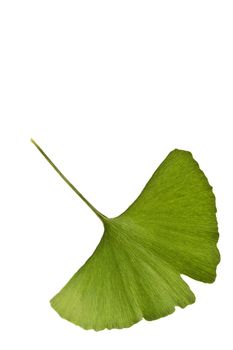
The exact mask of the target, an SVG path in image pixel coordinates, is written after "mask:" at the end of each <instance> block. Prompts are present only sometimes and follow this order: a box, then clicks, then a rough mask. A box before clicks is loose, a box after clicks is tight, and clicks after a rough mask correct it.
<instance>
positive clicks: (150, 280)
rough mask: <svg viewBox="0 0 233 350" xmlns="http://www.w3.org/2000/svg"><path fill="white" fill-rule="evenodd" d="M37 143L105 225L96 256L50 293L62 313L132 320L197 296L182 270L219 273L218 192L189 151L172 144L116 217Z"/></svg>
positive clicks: (108, 323)
mask: <svg viewBox="0 0 233 350" xmlns="http://www.w3.org/2000/svg"><path fill="white" fill-rule="evenodd" d="M32 142H33V143H34V144H35V145H36V147H37V148H38V149H39V151H40V152H41V153H42V154H43V155H44V156H45V157H46V159H47V160H48V161H49V162H50V164H51V165H52V166H53V167H54V169H55V170H56V171H57V172H58V173H59V174H60V175H61V176H62V177H63V179H64V180H65V181H66V182H67V183H68V185H69V186H70V187H71V188H72V189H73V190H74V191H75V192H76V193H77V194H78V195H79V196H80V197H81V198H82V199H83V200H84V201H85V202H86V203H87V204H88V205H89V206H90V208H91V209H92V210H93V211H94V212H95V213H96V215H97V216H98V217H99V218H100V219H101V221H102V222H103V224H104V234H103V236H102V238H101V240H100V243H99V245H98V246H97V248H96V250H95V251H94V253H93V254H92V256H91V257H90V258H89V259H88V260H87V262H86V263H85V264H84V265H83V266H82V267H81V268H80V269H79V270H78V272H77V273H76V274H75V275H74V276H73V277H72V278H71V280H70V281H69V282H68V283H67V284H66V285H65V287H64V288H63V289H62V290H61V291H60V292H59V293H58V294H57V295H56V296H55V297H54V298H53V299H52V300H51V305H52V307H53V308H54V309H55V310H56V311H57V312H58V313H59V315H60V316H61V317H63V318H65V319H66V320H68V321H71V322H73V323H74V324H76V325H79V326H81V327H83V328H85V329H95V330H102V329H104V328H108V329H111V328H124V327H130V326H131V325H133V324H134V323H136V322H138V321H140V320H141V319H142V318H144V319H146V320H155V319H158V318H160V317H164V316H167V315H169V314H171V313H172V312H174V311H175V306H180V307H182V308H184V307H185V306H187V305H189V304H192V303H194V302H195V296H194V294H193V293H192V291H191V290H190V288H189V286H188V285H187V284H186V283H185V282H184V280H183V279H182V278H181V276H180V275H181V274H184V275H187V276H189V277H191V278H194V279H196V280H199V281H202V282H207V283H212V282H213V281H214V280H215V277H216V267H217V264H218V263H219V261H220V255H219V252H218V249H217V247H216V244H217V241H218V228H217V220H216V206H215V197H214V194H213V192H212V188H211V186H210V185H209V183H208V181H207V178H206V177H205V175H204V173H203V172H202V171H201V170H200V168H199V166H198V163H197V162H196V161H195V160H194V159H193V157H192V155H191V153H190V152H187V151H181V150H174V151H172V152H171V153H170V154H169V155H168V156H167V158H166V159H165V160H164V161H163V163H162V164H161V165H160V166H159V168H158V169H157V170H156V171H155V173H154V174H153V176H152V177H151V179H150V180H149V182H148V183H147V185H146V186H145V188H144V189H143V191H142V193H141V194H140V195H139V197H138V198H137V199H136V200H135V202H134V203H133V204H132V205H131V206H130V207H129V208H128V209H127V210H126V211H125V212H124V213H123V214H121V215H120V216H118V217H116V218H112V219H109V218H107V217H106V216H104V215H103V214H101V213H100V212H99V211H97V210H96V209H95V208H94V207H93V206H92V205H91V204H90V203H89V202H88V201H87V200H86V199H85V198H84V197H83V196H82V195H81V194H80V192H79V191H78V190H77V189H76V188H75V187H74V186H73V185H72V184H71V183H70V182H69V181H68V180H67V178H65V177H64V175H63V174H61V172H60V171H59V170H58V169H57V167H56V166H55V165H54V164H53V163H52V161H51V160H50V159H49V158H48V157H47V156H46V155H45V153H44V152H43V151H42V150H41V148H40V147H39V146H38V145H37V144H36V143H35V141H33V140H32Z"/></svg>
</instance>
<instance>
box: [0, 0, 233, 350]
mask: <svg viewBox="0 0 233 350" xmlns="http://www.w3.org/2000/svg"><path fill="white" fill-rule="evenodd" d="M232 18H233V4H232V1H224V0H221V1H213V0H212V1H205V0H201V1H199V0H196V1H187V0H185V1H177V0H176V1H174V0H173V1H166V0H162V1H136V0H134V1H128V0H123V1H121V0H117V1H112V0H106V1H102V0H95V1H89V0H85V1H78V0H76V1H59V0H56V1H51V0H40V1H32V0H30V1H23V0H22V1H11V0H6V1H4V0H2V1H1V3H0V50H1V54H0V99H1V101H0V118H1V125H0V149H1V158H0V167H1V181H0V201H1V208H0V210H1V211H0V212H1V218H0V240H1V241H0V269H1V274H0V295H1V297H0V320H1V325H0V329H1V331H0V333H1V337H0V344H1V345H0V347H1V349H4V350H8V349H24V350H27V349H33V350H37V349H56V350H59V349H65V350H67V349H71V350H72V349H101V350H102V349H103V350H105V349H113V350H114V349H131V348H132V349H142V348H143V349H160V350H163V349H164V350H167V349H169V350H170V349H179V350H182V349H187V348H188V349H190V350H192V349H220V348H221V349H232V346H233V341H232V312H233V302H232V299H233V298H232V295H233V282H232V269H233V258H232V251H233V238H232V237H233V225H232V213H233V211H232V210H233V209H232V195H233V193H232V192H233V191H232V181H233V174H232V162H233V157H232V151H233V141H232V126H231V120H232V116H233V102H232V101H233V99H232V97H233V21H232ZM30 137H33V138H35V140H36V141H37V142H38V143H39V144H40V145H41V146H42V147H43V148H44V150H45V151H46V152H47V153H48V154H49V155H50V156H51V158H52V159H53V160H54V162H55V163H56V164H57V165H58V166H59V167H60V168H61V170H62V171H64V173H65V174H66V175H67V177H68V178H69V179H70V180H71V181H72V182H73V183H74V184H75V185H76V186H77V187H78V188H79V190H80V191H81V192H82V193H83V194H84V195H85V196H86V197H87V198H88V199H89V200H90V201H91V202H92V203H93V205H95V206H96V207H97V208H98V209H99V210H100V211H101V212H103V213H104V214H106V215H107V216H115V215H117V214H120V212H121V211H123V210H124V209H126V207H127V206H128V205H129V204H130V203H131V202H132V201H133V200H134V199H135V197H136V196H137V195H138V194H139V192H140V191H141V189H142V187H143V186H144V185H145V183H146V181H147V180H148V178H149V177H150V176H151V175H152V173H153V171H154V170H155V169H156V168H157V166H158V165H159V164H160V162H161V161H162V160H163V159H164V158H165V156H166V155H167V154H168V153H169V152H170V151H171V150H172V149H174V148H181V149H186V150H190V151H191V152H192V153H193V155H194V157H195V158H196V159H197V160H198V162H199V164H200V166H201V168H202V169H203V170H204V171H205V173H206V175H207V176H208V179H209V181H210V183H211V185H212V186H213V187H214V191H215V194H216V197H217V207H218V221H219V230H220V240H219V244H218V247H219V249H220V251H221V256H222V260H221V263H220V265H219V267H218V270H217V273H218V277H217V280H216V282H215V283H214V284H211V285H208V284H203V283H200V282H197V281H193V280H191V279H189V278H185V280H186V281H188V283H189V285H190V287H191V288H192V290H193V291H194V293H195V294H196V297H197V301H196V303H195V304H194V305H192V306H188V307H187V308H185V309H184V310H181V309H177V311H176V312H175V313H174V314H172V315H171V316H168V317H166V318H163V319H160V320H158V321H153V322H146V321H141V322H139V323H138V324H137V325H134V326H133V327H131V328H129V329H124V330H112V331H102V332H95V331H85V330H83V329H81V328H79V327H77V326H74V325H73V324H71V323H69V322H67V321H65V320H63V319H61V318H60V317H59V316H58V315H57V314H56V313H55V312H54V310H53V309H52V308H51V307H50V305H49V300H50V298H51V297H52V296H53V295H54V294H55V293H57V292H58V291H59V289H60V288H61V287H62V286H63V285H64V284H65V283H66V282H67V280H68V279H69V278H70V277H71V276H72V275H73V273H74V272H76V270H77V269H78V268H79V267H80V266H81V265H82V264H83V263H84V262H85V260H86V259H87V258H88V256H89V255H90V254H91V253H92V251H93V249H94V248H95V246H96V245H97V243H98V241H99V240H100V237H101V235H102V232H103V227H102V224H101V222H100V221H99V220H98V218H96V217H95V215H94V214H93V213H92V212H91V211H90V209H89V208H88V207H87V206H86V205H85V204H84V203H82V202H81V200H80V199H79V198H78V197H77V196H76V195H75V193H73V192H72V191H71V190H70V188H68V186H67V185H66V184H65V183H64V182H63V181H62V180H61V179H60V178H59V177H58V175H57V174H56V173H55V172H54V170H53V169H52V168H51V167H50V166H49V165H48V163H46V161H45V160H44V159H43V158H42V156H41V155H40V154H39V152H38V151H37V150H36V149H35V147H34V146H33V145H32V144H31V143H30V142H29V141H30Z"/></svg>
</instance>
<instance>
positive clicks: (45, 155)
mask: <svg viewBox="0 0 233 350" xmlns="http://www.w3.org/2000/svg"><path fill="white" fill-rule="evenodd" d="M31 142H32V143H33V145H34V146H36V148H37V149H38V150H39V151H40V153H41V154H42V155H43V156H44V158H45V159H46V160H47V161H48V162H49V164H50V165H51V166H52V167H53V169H54V170H55V171H56V172H57V173H58V174H59V175H60V176H61V178H62V179H63V180H64V181H65V182H66V183H67V185H69V186H70V188H72V190H73V191H74V192H75V193H76V194H77V195H78V196H79V197H80V198H81V199H82V200H83V201H84V202H85V203H86V204H87V205H88V207H89V208H90V209H91V210H92V211H93V212H94V213H95V214H96V215H97V216H98V218H99V219H100V220H101V221H102V222H104V221H105V220H106V219H107V217H106V216H105V215H103V214H102V213H100V212H99V211H98V210H97V209H96V208H95V207H94V206H93V205H92V204H91V203H90V202H89V201H88V200H87V199H86V198H85V197H84V196H83V195H82V193H80V192H79V191H78V190H77V188H76V187H75V186H74V185H73V184H72V183H71V182H70V181H69V180H68V179H67V177H66V176H65V175H63V174H62V172H61V171H60V170H59V169H58V167H57V166H56V165H55V164H54V163H53V162H52V160H51V159H50V158H49V157H48V156H47V154H46V153H45V152H44V151H43V150H42V148H41V147H40V146H39V145H38V144H37V143H36V141H34V140H33V139H31Z"/></svg>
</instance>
